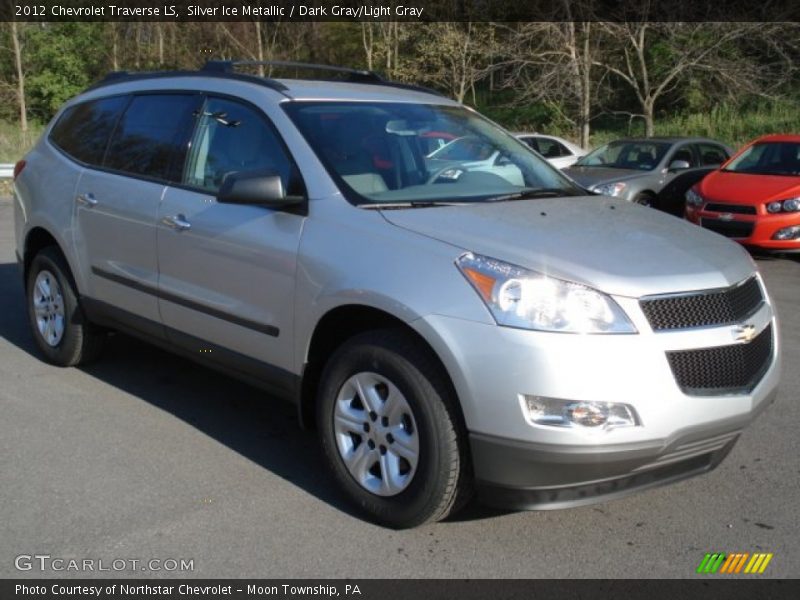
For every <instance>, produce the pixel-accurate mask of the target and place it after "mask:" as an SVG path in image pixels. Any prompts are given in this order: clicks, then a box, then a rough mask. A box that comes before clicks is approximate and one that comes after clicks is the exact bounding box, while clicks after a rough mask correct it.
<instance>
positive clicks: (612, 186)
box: [594, 182, 627, 197]
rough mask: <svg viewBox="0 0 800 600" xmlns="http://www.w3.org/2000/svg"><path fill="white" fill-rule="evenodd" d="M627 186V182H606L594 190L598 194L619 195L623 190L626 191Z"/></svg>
mask: <svg viewBox="0 0 800 600" xmlns="http://www.w3.org/2000/svg"><path fill="white" fill-rule="evenodd" d="M626 187H627V185H626V184H624V183H622V182H619V183H604V184H603V185H598V186H595V187H594V191H595V192H597V193H598V194H602V195H603V196H615V197H616V196H619V195H620V194H622V192H624V191H625V188H626Z"/></svg>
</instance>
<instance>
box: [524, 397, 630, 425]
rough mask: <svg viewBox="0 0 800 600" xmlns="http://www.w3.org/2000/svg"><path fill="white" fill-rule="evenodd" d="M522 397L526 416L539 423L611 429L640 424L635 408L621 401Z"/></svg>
mask: <svg viewBox="0 0 800 600" xmlns="http://www.w3.org/2000/svg"><path fill="white" fill-rule="evenodd" d="M522 398H523V403H522V407H523V411H524V412H525V416H526V417H527V418H528V420H529V421H530V422H532V423H536V424H537V425H551V426H553V427H580V428H587V429H611V428H615V427H635V426H636V425H639V424H640V423H639V419H638V417H637V415H636V411H635V410H634V409H633V407H632V406H630V405H628V404H622V403H619V402H576V401H575V400H559V399H557V398H543V397H541V396H523V397H522Z"/></svg>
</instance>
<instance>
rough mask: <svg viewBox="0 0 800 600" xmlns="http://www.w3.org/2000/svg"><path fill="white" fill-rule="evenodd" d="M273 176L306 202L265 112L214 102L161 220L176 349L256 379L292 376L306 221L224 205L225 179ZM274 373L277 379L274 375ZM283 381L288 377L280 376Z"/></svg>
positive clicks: (165, 300)
mask: <svg viewBox="0 0 800 600" xmlns="http://www.w3.org/2000/svg"><path fill="white" fill-rule="evenodd" d="M264 169H269V170H273V171H275V172H277V173H278V174H280V176H281V178H282V180H283V185H284V189H287V190H289V192H290V193H293V194H303V193H304V191H303V186H302V181H301V180H300V176H299V172H298V170H297V167H296V165H295V164H294V162H293V160H292V159H291V157H290V155H289V152H288V150H287V149H286V147H285V145H284V144H283V142H282V140H281V138H280V136H279V134H278V132H277V131H276V130H275V128H274V127H273V125H272V123H271V122H270V121H269V119H268V118H267V116H266V115H265V114H264V113H263V111H261V110H260V109H258V108H257V107H255V106H253V105H251V104H247V103H244V102H241V101H238V100H231V99H227V98H219V97H213V96H210V97H209V98H208V99H207V101H206V103H205V105H204V106H203V108H202V110H201V112H200V115H199V118H198V120H197V126H196V129H195V134H194V136H193V138H192V143H191V150H190V152H189V156H188V158H187V160H186V167H185V171H184V177H183V182H182V185H181V186H170V187H169V188H167V191H166V194H165V196H164V199H163V202H162V203H161V206H160V209H159V213H158V228H157V229H158V233H157V238H158V253H159V259H158V260H159V269H160V279H159V292H160V295H161V300H160V311H161V316H162V318H163V322H164V324H165V325H166V326H167V335H168V336H169V337H170V339H171V341H173V342H174V343H176V344H178V345H181V346H183V347H184V348H186V349H188V350H190V351H192V352H197V353H204V354H206V355H207V358H208V359H210V360H212V361H217V362H221V363H223V364H225V365H226V366H229V367H234V368H236V369H238V370H240V371H241V370H243V371H245V372H249V371H251V370H253V369H255V370H258V369H259V368H261V370H262V372H261V373H260V374H261V375H264V374H265V373H264V372H263V371H264V368H263V367H259V365H263V364H264V363H268V364H269V365H272V366H275V367H278V371H283V372H288V371H289V370H291V369H292V368H293V343H292V338H293V327H294V323H293V319H294V308H293V306H294V280H295V269H296V264H297V249H298V245H299V241H300V233H301V230H302V227H303V222H304V217H303V215H302V214H292V213H291V212H285V211H280V210H274V209H270V208H265V207H261V206H252V205H249V206H246V205H234V204H222V203H218V202H217V200H216V194H217V191H218V190H219V188H220V186H221V185H222V182H223V180H224V179H225V177H227V176H230V175H231V174H232V173H236V172H241V171H257V170H264ZM270 374H271V373H270ZM276 374H278V375H279V374H280V373H278V372H276Z"/></svg>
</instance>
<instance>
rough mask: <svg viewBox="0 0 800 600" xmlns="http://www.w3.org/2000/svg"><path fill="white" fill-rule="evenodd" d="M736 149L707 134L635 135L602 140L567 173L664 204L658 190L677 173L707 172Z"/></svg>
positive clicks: (603, 190) (598, 188)
mask: <svg viewBox="0 0 800 600" xmlns="http://www.w3.org/2000/svg"><path fill="white" fill-rule="evenodd" d="M731 154H732V152H731V150H730V149H729V148H728V147H727V146H725V145H723V144H721V143H719V142H715V141H714V140H707V139H704V138H666V137H664V138H658V137H654V138H630V139H622V140H616V141H614V142H610V143H608V144H605V145H603V146H600V147H599V148H597V149H596V150H594V151H592V152H590V153H589V154H587V155H586V156H584V157H583V158H581V159H580V160H578V162H577V163H575V165H574V166H573V167H570V168H568V169H566V170H565V173H567V175H569V176H570V177H571V178H572V179H574V180H575V181H577V182H578V183H579V184H581V185H582V186H584V187H585V188H586V189H588V190H590V191H592V192H595V193H598V194H602V195H604V196H613V197H616V198H621V199H623V200H626V201H628V202H635V203H636V204H643V205H645V206H652V207H654V208H659V207H660V202H659V193H660V192H661V190H662V189H663V188H664V187H665V186H667V185H668V184H669V183H670V182H671V181H673V180H674V179H675V178H676V177H677V176H678V175H685V174H686V173H688V172H693V171H694V172H696V173H695V174H696V175H698V176H702V175H705V174H706V173H707V172H708V171H709V169H710V168H713V167H718V166H720V165H721V164H722V163H724V162H725V161H726V160H727V159H728V157H729V156H730V155H731ZM691 183H694V182H693V181H692V182H691ZM686 185H687V187H686V188H685V189H688V188H689V187H690V185H691V184H690V183H687V184H686ZM685 189H684V190H683V191H685Z"/></svg>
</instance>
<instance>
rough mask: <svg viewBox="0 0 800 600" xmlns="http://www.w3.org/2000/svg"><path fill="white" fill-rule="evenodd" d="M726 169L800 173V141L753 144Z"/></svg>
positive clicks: (751, 171) (769, 172)
mask: <svg viewBox="0 0 800 600" xmlns="http://www.w3.org/2000/svg"><path fill="white" fill-rule="evenodd" d="M725 170H726V171H733V172H736V173H755V174H759V175H792V176H794V175H800V143H798V142H760V143H757V144H753V145H752V146H750V147H749V148H747V149H746V150H745V151H744V152H742V153H741V154H740V155H739V156H737V157H736V158H735V159H733V161H732V162H731V163H730V164H729V165H728V166H727V167H726V168H725Z"/></svg>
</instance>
